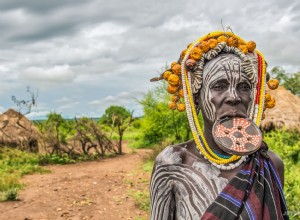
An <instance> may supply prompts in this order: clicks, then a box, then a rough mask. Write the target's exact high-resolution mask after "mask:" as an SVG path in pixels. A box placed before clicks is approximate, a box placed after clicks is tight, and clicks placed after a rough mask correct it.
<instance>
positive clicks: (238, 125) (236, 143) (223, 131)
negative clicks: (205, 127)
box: [215, 118, 261, 153]
mask: <svg viewBox="0 0 300 220" xmlns="http://www.w3.org/2000/svg"><path fill="white" fill-rule="evenodd" d="M250 126H252V124H251V123H250V122H249V121H248V120H247V119H245V118H233V126H232V127H231V128H228V127H225V126H224V125H223V124H218V125H217V126H216V128H215V137H217V138H229V139H230V140H231V142H232V145H231V146H226V147H227V148H228V149H229V150H231V151H235V152H241V153H243V152H248V151H252V150H253V149H248V148H246V145H248V146H251V145H252V146H253V147H252V148H256V147H259V145H260V142H261V135H260V134H249V133H248V132H247V128H248V127H250ZM249 144H251V145H249Z"/></svg>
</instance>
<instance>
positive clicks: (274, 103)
mask: <svg viewBox="0 0 300 220" xmlns="http://www.w3.org/2000/svg"><path fill="white" fill-rule="evenodd" d="M275 105H276V102H275V99H274V98H271V100H269V101H268V102H266V103H265V106H266V108H274V106H275Z"/></svg>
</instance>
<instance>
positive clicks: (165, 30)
mask: <svg viewBox="0 0 300 220" xmlns="http://www.w3.org/2000/svg"><path fill="white" fill-rule="evenodd" d="M221 19H222V20H223V25H224V26H225V27H227V26H230V27H231V28H232V29H233V31H234V32H235V33H236V34H237V35H239V36H241V37H243V38H244V39H245V40H254V41H255V42H256V43H257V48H258V49H259V50H260V51H261V52H262V53H263V54H264V55H265V58H266V60H267V61H268V63H269V69H271V68H272V67H273V66H282V67H283V68H284V69H285V70H286V71H287V72H296V71H298V70H299V67H300V56H299V55H298V53H299V50H300V43H299V42H300V22H299V21H300V4H299V1H297V0H272V1H271V0H268V1H266V0H265V1H262V0H254V1H244V0H226V1H211V0H201V1H199V0H173V1H170V0H165V1H158V0H147V1H146V0H126V1H122V0H109V1H104V0H85V1H84V0H81V1H79V0H48V1H47V0H44V1H41V0H0V30H1V35H0V77H1V81H0V86H1V87H0V88H1V89H0V111H1V112H3V111H5V110H7V109H8V108H11V107H14V104H13V102H12V101H11V96H12V95H15V96H16V97H17V98H18V99H25V100H26V99H29V98H30V96H29V94H28V93H26V87H27V86H30V88H31V90H32V91H37V90H38V93H39V95H38V99H37V103H38V105H37V107H36V108H34V109H33V111H32V112H31V113H30V115H29V118H31V119H38V118H43V117H45V115H47V114H48V113H49V112H50V111H55V112H57V113H61V114H62V115H63V116H64V117H74V116H83V115H84V116H89V117H99V116H101V115H102V114H103V112H104V110H105V109H106V108H107V107H109V106H110V105H122V106H125V107H126V108H128V109H130V110H135V114H136V115H141V114H142V110H141V107H140V106H139V105H138V104H137V103H136V101H135V98H140V97H141V96H142V94H143V93H145V92H147V91H148V90H149V89H151V88H153V87H154V86H155V85H153V84H151V83H150V82H149V79H150V78H152V77H154V76H157V75H158V73H159V71H160V70H161V69H162V67H163V66H164V65H165V64H166V63H170V62H172V61H175V60H177V58H178V56H179V54H180V52H181V50H183V49H184V48H185V47H186V45H187V44H188V43H190V42H193V41H194V40H196V39H197V38H199V37H201V36H202V35H204V34H206V33H208V32H210V31H214V30H220V29H221V28H222V27H221V22H220V21H221Z"/></svg>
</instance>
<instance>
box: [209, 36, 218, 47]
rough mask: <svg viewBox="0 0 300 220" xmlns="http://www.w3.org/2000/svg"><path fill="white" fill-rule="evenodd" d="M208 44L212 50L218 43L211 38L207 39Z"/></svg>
mask: <svg viewBox="0 0 300 220" xmlns="http://www.w3.org/2000/svg"><path fill="white" fill-rule="evenodd" d="M208 44H209V48H210V49H214V48H215V47H216V46H217V44H218V41H217V40H216V39H214V38H211V39H209V41H208Z"/></svg>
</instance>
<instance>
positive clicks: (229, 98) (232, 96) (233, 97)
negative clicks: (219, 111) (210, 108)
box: [225, 88, 241, 105]
mask: <svg viewBox="0 0 300 220" xmlns="http://www.w3.org/2000/svg"><path fill="white" fill-rule="evenodd" d="M225 102H226V103H227V104H231V105H236V104H238V103H240V102H241V98H240V96H239V95H238V94H237V92H236V90H235V89H234V88H230V89H229V91H228V92H227V94H226V97H225Z"/></svg>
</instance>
